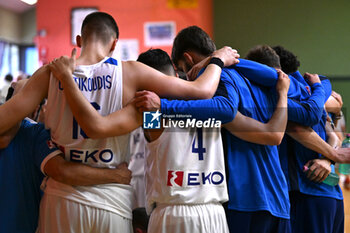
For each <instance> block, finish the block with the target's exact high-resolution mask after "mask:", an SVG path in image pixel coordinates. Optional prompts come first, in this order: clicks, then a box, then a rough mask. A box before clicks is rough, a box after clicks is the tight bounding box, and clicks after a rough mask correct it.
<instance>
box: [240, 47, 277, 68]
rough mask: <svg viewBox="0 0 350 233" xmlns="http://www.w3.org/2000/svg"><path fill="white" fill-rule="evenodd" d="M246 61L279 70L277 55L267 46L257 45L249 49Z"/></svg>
mask: <svg viewBox="0 0 350 233" xmlns="http://www.w3.org/2000/svg"><path fill="white" fill-rule="evenodd" d="M246 59H248V60H252V61H256V62H259V63H262V64H265V65H267V66H270V67H273V68H281V64H280V60H279V57H278V55H277V53H276V52H275V51H274V50H273V49H272V48H271V47H270V46H268V45H257V46H255V47H254V48H252V49H250V50H249V51H248V54H247V56H246Z"/></svg>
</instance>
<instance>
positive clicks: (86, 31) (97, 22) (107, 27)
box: [81, 12, 119, 43]
mask: <svg viewBox="0 0 350 233" xmlns="http://www.w3.org/2000/svg"><path fill="white" fill-rule="evenodd" d="M81 36H82V39H83V40H86V39H88V38H89V37H90V36H94V37H96V38H98V39H99V40H101V41H102V42H104V43H107V42H109V40H110V39H111V38H116V39H118V38H119V29H118V25H117V23H116V22H115V20H114V18H113V17H112V16H111V15H109V14H107V13H104V12H93V13H91V14H89V15H87V16H86V17H85V19H84V21H83V24H82V26H81Z"/></svg>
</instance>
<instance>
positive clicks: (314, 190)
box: [267, 46, 344, 233]
mask: <svg viewBox="0 0 350 233" xmlns="http://www.w3.org/2000/svg"><path fill="white" fill-rule="evenodd" d="M273 49H274V50H275V51H276V53H277V54H278V56H279V58H280V60H281V68H282V69H284V70H285V71H286V72H288V73H290V74H291V75H292V76H294V77H296V78H297V79H298V80H300V81H301V82H303V78H302V76H301V74H300V73H299V72H298V70H297V68H298V67H299V64H300V63H299V61H298V60H297V58H296V56H295V55H294V54H293V53H291V52H290V51H288V50H286V49H284V48H283V47H281V46H276V47H273ZM267 59H268V58H267ZM275 66H276V64H275ZM303 83H304V82H303ZM304 84H305V85H306V86H307V83H304ZM326 101H327V100H326ZM326 119H327V114H326V113H325V112H324V114H323V116H322V118H321V120H320V122H319V123H318V124H316V125H315V126H313V127H312V128H313V130H314V131H315V132H316V133H317V134H318V135H319V136H320V137H321V138H322V139H323V140H324V141H326V139H327V134H328V135H329V134H332V133H333V134H334V132H327V131H326V125H327V124H329V122H327V121H326ZM328 130H331V131H332V128H331V127H328ZM328 138H329V137H328ZM285 143H286V145H284V147H283V149H284V150H283V149H282V150H281V151H280V156H281V160H282V162H286V163H287V164H288V166H285V169H284V170H285V174H286V177H287V179H289V180H290V191H291V192H290V201H291V222H292V231H293V232H295V233H299V232H300V233H303V232H305V233H306V232H311V233H312V232H314V233H316V232H317V233H318V232H320V233H322V232H324V233H326V232H334V233H341V232H343V231H344V205H343V195H342V192H341V190H340V187H339V185H336V186H330V185H327V184H324V183H320V182H321V181H323V180H324V179H325V178H326V177H327V175H328V174H329V172H327V173H325V174H324V175H322V169H320V167H327V168H328V169H329V171H331V170H332V171H333V172H334V166H333V165H332V166H331V162H329V161H328V162H326V160H325V159H324V158H322V155H321V154H318V153H317V152H314V151H312V150H309V149H307V148H306V147H304V146H302V144H300V143H298V142H296V141H294V140H291V139H290V138H289V139H287V140H286V142H285ZM283 160H285V161H283ZM318 163H320V164H318ZM305 165H306V166H307V167H310V170H311V171H313V173H311V172H309V174H305V173H304V172H303V167H304V166H305ZM319 170H321V172H320V171H319ZM318 177H319V178H318ZM310 179H311V180H310Z"/></svg>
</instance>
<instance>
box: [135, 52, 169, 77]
mask: <svg viewBox="0 0 350 233" xmlns="http://www.w3.org/2000/svg"><path fill="white" fill-rule="evenodd" d="M137 61H139V62H142V63H143V64H146V65H148V66H150V67H152V68H154V69H156V70H159V71H161V72H163V73H164V72H167V71H168V70H169V68H172V69H173V70H174V66H173V63H172V62H171V59H170V57H169V55H168V54H167V53H166V52H165V51H164V50H161V49H149V50H148V51H146V52H144V53H141V54H140V55H139V57H138V58H137ZM174 72H175V71H174Z"/></svg>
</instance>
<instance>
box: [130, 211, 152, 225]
mask: <svg viewBox="0 0 350 233" xmlns="http://www.w3.org/2000/svg"><path fill="white" fill-rule="evenodd" d="M148 221H149V216H148V215H147V213H146V209H145V208H136V209H134V210H133V211H132V225H133V227H134V228H141V229H142V230H147V228H148Z"/></svg>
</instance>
